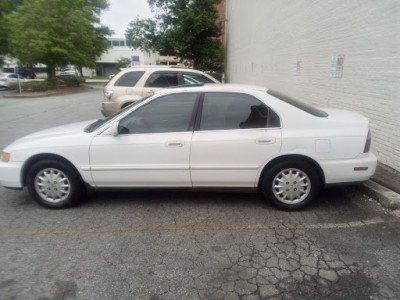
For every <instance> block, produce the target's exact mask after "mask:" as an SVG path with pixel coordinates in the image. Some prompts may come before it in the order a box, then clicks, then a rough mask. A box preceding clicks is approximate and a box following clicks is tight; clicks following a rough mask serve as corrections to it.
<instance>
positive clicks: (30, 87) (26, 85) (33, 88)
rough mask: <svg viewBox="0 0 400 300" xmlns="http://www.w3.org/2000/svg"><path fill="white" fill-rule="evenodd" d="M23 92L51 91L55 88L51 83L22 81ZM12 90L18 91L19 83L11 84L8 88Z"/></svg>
mask: <svg viewBox="0 0 400 300" xmlns="http://www.w3.org/2000/svg"><path fill="white" fill-rule="evenodd" d="M20 84H21V90H22V91H29V92H41V91H47V90H49V89H51V88H52V87H53V86H52V84H51V82H49V81H21V82H20ZM8 88H9V89H11V90H18V89H19V87H18V83H11V84H10V85H9V86H8Z"/></svg>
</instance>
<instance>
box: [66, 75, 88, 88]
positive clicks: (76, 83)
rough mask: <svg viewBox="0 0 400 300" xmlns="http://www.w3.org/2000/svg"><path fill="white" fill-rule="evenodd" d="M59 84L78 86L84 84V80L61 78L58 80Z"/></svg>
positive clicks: (80, 78)
mask: <svg viewBox="0 0 400 300" xmlns="http://www.w3.org/2000/svg"><path fill="white" fill-rule="evenodd" d="M60 82H61V83H64V84H65V85H66V86H80V85H81V84H82V83H84V82H85V78H82V77H71V78H63V79H60Z"/></svg>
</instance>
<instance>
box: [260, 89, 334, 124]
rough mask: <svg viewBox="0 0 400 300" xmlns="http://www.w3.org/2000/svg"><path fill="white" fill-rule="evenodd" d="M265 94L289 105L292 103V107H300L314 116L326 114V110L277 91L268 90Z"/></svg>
mask: <svg viewBox="0 0 400 300" xmlns="http://www.w3.org/2000/svg"><path fill="white" fill-rule="evenodd" d="M267 94H269V95H271V96H273V97H275V98H278V99H279V100H282V101H283V102H286V103H288V104H290V105H293V106H294V107H296V108H298V109H301V110H302V111H305V112H306V113H309V114H311V115H313V116H316V117H319V118H326V117H327V116H328V113H327V112H325V111H323V110H321V109H319V108H316V107H314V106H312V105H309V104H306V103H304V102H301V101H299V100H296V99H294V98H292V97H289V96H286V95H284V94H281V93H279V92H277V91H273V90H268V91H267Z"/></svg>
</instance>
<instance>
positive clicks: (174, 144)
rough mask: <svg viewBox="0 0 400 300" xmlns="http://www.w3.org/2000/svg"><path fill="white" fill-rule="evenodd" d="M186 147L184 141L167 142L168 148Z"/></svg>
mask: <svg viewBox="0 0 400 300" xmlns="http://www.w3.org/2000/svg"><path fill="white" fill-rule="evenodd" d="M184 145H185V142H184V141H169V142H167V147H183V146H184Z"/></svg>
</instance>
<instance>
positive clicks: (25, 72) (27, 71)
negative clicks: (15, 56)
mask: <svg viewBox="0 0 400 300" xmlns="http://www.w3.org/2000/svg"><path fill="white" fill-rule="evenodd" d="M16 72H17V74H18V75H19V76H21V77H22V78H28V79H35V78H36V74H35V72H34V71H33V69H31V68H19V69H18V70H17V71H16Z"/></svg>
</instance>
